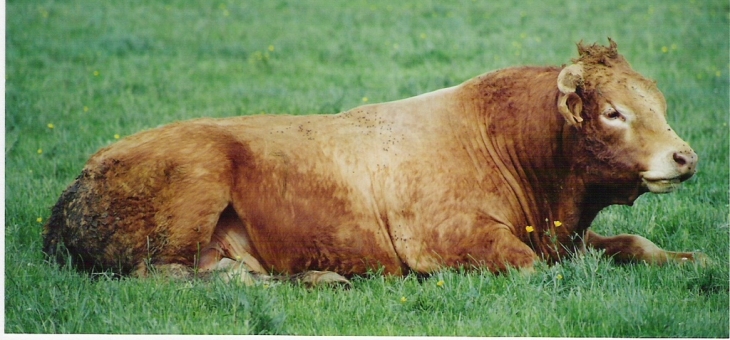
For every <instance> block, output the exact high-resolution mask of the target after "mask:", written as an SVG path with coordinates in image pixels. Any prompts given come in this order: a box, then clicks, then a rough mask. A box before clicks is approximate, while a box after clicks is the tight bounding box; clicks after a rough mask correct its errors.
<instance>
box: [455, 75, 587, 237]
mask: <svg viewBox="0 0 730 340" xmlns="http://www.w3.org/2000/svg"><path fill="white" fill-rule="evenodd" d="M558 72H559V69H556V68H537V67H525V68H514V69H507V70H502V71H498V72H495V73H492V74H488V75H485V76H482V77H480V78H476V79H473V80H472V81H470V82H469V83H467V84H465V89H466V90H467V91H469V92H472V93H474V94H475V96H476V98H477V99H476V101H475V102H474V109H473V110H469V111H471V112H472V113H471V114H473V115H474V117H472V118H473V119H475V120H476V121H477V122H478V124H474V125H473V126H472V128H471V129H472V131H471V134H475V135H476V136H478V137H477V139H478V140H479V141H480V148H481V150H480V151H481V152H482V153H484V158H483V159H484V160H485V161H486V162H487V163H490V162H491V163H492V164H485V166H487V169H489V168H494V169H496V170H498V171H499V172H500V173H501V175H502V178H504V182H505V183H507V185H509V186H510V188H511V192H514V195H515V200H516V204H518V205H519V207H515V208H517V209H520V210H521V211H522V212H524V216H523V217H522V219H521V220H519V221H513V223H515V224H524V225H532V226H535V228H536V229H539V231H543V228H544V229H549V228H550V226H551V225H552V223H553V222H554V221H561V222H562V223H563V224H564V225H565V226H566V228H564V229H568V230H570V231H571V232H572V231H577V232H579V233H581V234H582V231H583V230H584V229H585V228H587V226H588V225H589V224H590V221H591V220H592V219H593V218H594V217H595V214H596V213H597V211H598V210H600V209H598V210H596V211H595V213H594V212H589V211H585V212H582V211H581V210H582V209H581V207H582V206H583V204H584V203H585V202H584V200H585V194H586V188H585V185H584V183H583V182H582V181H581V179H580V178H579V177H577V175H575V174H574V172H572V171H571V159H570V158H569V157H568V156H567V155H568V153H567V152H568V151H567V150H566V149H568V148H570V145H566V143H570V142H569V141H570V140H572V138H571V137H572V135H571V133H572V132H571V131H570V129H572V128H571V127H569V126H567V125H566V124H565V120H564V119H563V118H562V116H561V115H560V114H559V113H558V111H557V107H556V103H557V100H558V89H557V86H556V84H557V76H558ZM515 227H523V226H522V225H515Z"/></svg>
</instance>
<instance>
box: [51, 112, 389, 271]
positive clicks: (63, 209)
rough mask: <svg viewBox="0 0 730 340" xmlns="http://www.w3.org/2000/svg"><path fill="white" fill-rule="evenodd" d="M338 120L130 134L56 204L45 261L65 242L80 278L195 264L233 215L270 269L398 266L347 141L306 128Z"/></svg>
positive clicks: (200, 125) (208, 124) (253, 120)
mask: <svg viewBox="0 0 730 340" xmlns="http://www.w3.org/2000/svg"><path fill="white" fill-rule="evenodd" d="M341 118H342V117H337V116H317V117H294V116H282V117H274V116H266V117H263V116H258V117H239V118H231V119H224V120H208V119H203V120H194V121H189V122H184V123H177V124H173V125H170V126H165V127H162V128H158V129H154V130H150V131H145V132H142V133H139V134H136V135H133V136H130V137H128V138H126V139H124V140H122V141H120V142H118V143H116V144H113V145H111V146H110V147H107V148H105V149H102V150H100V151H99V152H98V153H97V154H95V155H94V156H93V157H92V158H91V159H90V160H89V162H88V163H87V165H86V167H85V168H84V170H83V173H82V175H81V176H79V177H78V178H77V179H76V180H75V181H74V182H73V183H72V184H71V185H70V186H69V187H68V188H67V189H66V191H65V192H64V193H63V194H62V195H61V198H60V199H59V201H58V203H57V204H56V206H55V207H54V209H53V211H52V216H51V218H50V219H49V223H48V224H47V225H46V227H45V232H44V233H45V240H44V251H45V252H46V253H48V254H54V253H55V251H56V248H57V246H58V245H59V244H63V245H65V247H66V249H67V250H68V253H70V254H71V255H72V256H73V261H74V263H75V264H76V265H77V266H78V267H79V268H81V269H86V270H89V269H92V268H96V269H102V270H103V269H113V270H116V271H119V272H122V273H124V274H126V273H130V272H132V271H134V270H136V269H139V267H140V266H142V265H143V264H144V262H145V261H150V262H152V263H153V264H154V263H180V264H183V265H188V266H193V265H195V264H196V259H197V257H198V256H199V254H200V250H201V249H202V248H204V247H205V246H206V244H208V242H210V240H211V235H212V234H213V233H214V231H215V228H216V223H217V222H218V218H219V217H220V214H221V212H223V211H224V210H225V209H226V207H232V208H233V210H234V211H235V212H236V214H237V217H238V218H239V219H240V221H241V222H242V223H241V225H242V227H243V228H245V229H246V231H245V235H246V237H247V238H248V240H247V242H248V243H249V244H251V245H252V247H253V248H254V249H253V252H252V253H253V254H252V255H253V256H254V257H256V258H257V260H258V261H259V262H260V263H261V264H262V265H263V267H264V268H265V269H266V270H268V271H282V272H299V271H302V270H307V269H320V270H335V271H338V272H340V273H343V274H348V273H363V272H365V271H367V270H368V269H371V268H377V267H378V266H380V265H385V266H387V267H392V268H399V263H398V262H397V257H396V256H395V254H394V252H393V250H392V246H390V245H389V243H388V235H387V230H385V228H384V226H383V225H382V224H379V223H378V218H379V217H378V216H377V213H374V212H373V211H374V209H375V206H374V203H373V202H367V201H366V200H365V199H364V197H365V195H367V192H363V190H367V189H366V187H368V185H367V184H368V178H367V176H362V173H359V172H360V171H362V170H365V169H363V168H361V167H359V165H358V164H355V163H357V162H356V161H355V159H354V158H349V157H345V156H343V155H345V154H347V152H342V150H343V148H347V144H348V142H347V140H344V139H343V141H342V142H341V143H337V141H336V139H337V138H335V140H333V139H332V138H334V137H333V135H331V134H330V135H327V136H326V138H323V137H322V136H321V134H322V132H323V131H312V130H311V129H308V128H307V126H310V125H311V126H314V125H317V126H319V127H320V128H323V125H332V124H335V125H337V124H339V123H336V122H337V121H342V119H341ZM313 121H316V122H313ZM328 121H329V123H328ZM293 130H294V131H293ZM339 130H340V131H342V130H347V129H339ZM318 134H319V135H320V136H317V135H318ZM350 138H351V137H350ZM322 143H324V144H326V145H329V147H328V146H326V145H325V146H323V145H322ZM362 146H363V147H367V145H362ZM338 150H339V151H338ZM353 154H355V153H353ZM343 162H344V164H343ZM348 162H355V163H348ZM342 166H349V167H348V170H347V171H345V170H343V169H342ZM346 174H347V175H348V176H351V177H349V178H346V177H345V175H346ZM353 182H356V184H353ZM63 254H65V253H62V254H61V257H60V258H62V257H63ZM394 270H395V269H394Z"/></svg>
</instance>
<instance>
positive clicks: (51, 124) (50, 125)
mask: <svg viewBox="0 0 730 340" xmlns="http://www.w3.org/2000/svg"><path fill="white" fill-rule="evenodd" d="M55 127H56V126H55V125H53V123H48V128H49V129H53V128H55Z"/></svg>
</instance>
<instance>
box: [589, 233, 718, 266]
mask: <svg viewBox="0 0 730 340" xmlns="http://www.w3.org/2000/svg"><path fill="white" fill-rule="evenodd" d="M585 243H586V245H587V246H589V247H592V248H595V249H603V250H604V251H605V255H606V256H609V257H612V258H613V259H614V260H616V261H618V262H646V263H650V264H657V265H661V264H665V263H667V262H669V261H679V262H684V261H695V262H699V263H701V264H704V263H705V262H706V261H707V256H705V255H704V254H702V253H686V252H672V251H666V250H664V249H662V248H659V247H658V246H657V245H656V244H654V243H653V242H651V241H649V240H647V239H646V238H644V237H642V236H639V235H631V234H621V235H616V236H601V235H599V234H597V233H595V232H593V231H591V230H589V231H588V233H586V238H585Z"/></svg>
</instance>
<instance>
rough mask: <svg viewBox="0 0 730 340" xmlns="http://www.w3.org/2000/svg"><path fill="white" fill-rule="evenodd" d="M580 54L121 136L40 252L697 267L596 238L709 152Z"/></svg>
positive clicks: (103, 262) (655, 99)
mask: <svg viewBox="0 0 730 340" xmlns="http://www.w3.org/2000/svg"><path fill="white" fill-rule="evenodd" d="M579 52H580V55H581V57H580V58H579V59H577V60H575V61H574V64H572V65H569V67H566V68H565V69H563V68H559V67H515V68H508V69H504V70H499V71H494V72H491V73H487V74H484V75H481V76H479V77H476V78H474V79H471V80H468V81H466V82H465V83H463V84H461V85H458V86H455V87H451V88H446V89H442V90H438V91H435V92H431V93H427V94H424V95H420V96H417V97H413V98H408V99H404V100H399V101H395V102H389V103H382V104H374V105H367V106H362V107H357V108H354V109H352V110H350V111H347V112H343V113H339V114H334V115H310V116H289V115H259V116H247V117H235V118H226V119H198V120H192V121H187V122H181V123H175V124H171V125H168V126H164V127H161V128H157V129H153V130H149V131H145V132H141V133H138V134H136V135H133V136H130V137H127V138H125V139H123V140H121V141H119V142H117V143H115V144H113V145H111V146H109V147H106V148H104V149H102V150H100V151H99V152H97V153H96V154H95V155H94V156H92V157H91V159H90V160H89V161H88V163H87V164H86V166H85V167H84V169H83V171H82V174H81V175H80V176H79V177H78V178H77V179H76V180H75V181H74V182H73V183H72V184H71V185H70V186H69V188H68V189H67V190H66V191H65V192H64V193H63V194H62V195H61V198H60V199H59V201H58V203H57V205H56V206H55V207H54V209H53V213H52V216H51V218H50V220H49V222H48V224H47V225H46V227H45V232H44V233H45V248H44V250H45V251H46V252H47V253H48V254H55V253H56V249H57V248H58V247H59V246H60V245H63V246H65V248H67V249H68V251H69V253H70V254H71V255H72V257H73V260H74V263H75V264H76V265H77V266H78V267H80V268H83V269H87V270H91V269H93V268H96V269H112V270H115V271H118V272H120V273H122V274H129V273H132V274H136V275H144V274H145V273H146V271H147V269H148V267H149V265H150V264H153V265H160V266H164V265H172V264H175V265H182V266H184V267H189V268H193V267H197V268H199V269H203V270H211V269H215V268H218V267H217V265H218V264H219V263H221V262H222V260H228V261H230V260H234V261H237V262H239V263H243V264H245V266H246V267H247V270H249V271H252V272H256V273H260V274H265V273H271V272H277V273H287V274H296V273H302V272H305V271H308V270H328V271H334V272H336V273H339V274H342V275H345V276H349V275H353V274H363V273H366V272H367V271H368V270H377V269H378V268H382V269H383V271H384V272H385V273H389V274H396V275H402V274H406V273H408V272H418V273H430V272H433V271H435V270H438V269H439V268H443V267H455V266H462V265H465V266H471V265H475V266H486V267H487V268H489V269H490V270H492V271H495V272H496V271H503V270H504V269H505V268H506V267H507V266H515V267H520V268H528V269H529V268H531V266H532V264H533V262H534V261H535V260H537V259H539V258H544V259H547V260H548V261H559V260H560V259H562V258H565V257H566V256H567V255H569V254H570V253H573V252H579V251H582V250H583V249H584V247H585V245H589V246H594V247H598V248H601V249H606V253H607V254H608V255H611V256H615V257H616V258H617V259H619V260H645V261H649V262H657V263H662V262H664V261H666V260H667V259H669V258H685V259H690V260H691V259H693V258H694V254H691V253H670V252H665V251H663V250H661V249H660V248H658V247H656V246H655V245H654V244H653V243H651V242H650V241H648V240H646V239H644V238H641V237H638V236H634V235H619V236H615V237H603V236H600V235H597V234H595V233H593V232H590V231H589V229H588V228H589V226H590V224H591V222H592V220H593V219H594V218H595V216H596V214H597V213H598V212H599V211H600V210H601V209H602V208H604V207H606V206H608V205H610V204H630V203H631V202H633V200H635V199H636V198H637V197H638V196H639V195H641V194H642V193H644V192H646V191H655V192H665V191H670V190H672V189H673V188H674V187H676V185H677V184H678V183H679V182H680V181H683V180H685V179H687V178H689V177H690V176H691V175H692V173H694V171H695V167H696V162H697V156H696V154H695V153H694V152H693V151H692V150H691V149H690V147H689V146H688V145H687V144H686V143H685V142H683V141H682V140H681V139H679V137H677V135H676V134H675V133H674V132H673V131H672V130H671V128H669V126H668V125H667V123H666V119H665V114H666V104H665V101H664V98H663V96H662V94H661V93H660V92H659V91H658V89H657V88H656V85H655V84H654V83H653V82H651V81H649V80H647V79H645V78H643V77H642V76H641V75H639V74H638V73H636V72H634V71H633V70H632V69H631V68H630V66H629V65H628V63H627V62H626V61H625V60H624V59H623V57H622V56H620V55H619V54H618V53H617V52H616V46H615V43H613V42H611V46H610V47H601V46H596V45H593V46H584V45H579ZM555 221H559V222H560V223H557V224H559V225H560V224H562V225H560V226H557V227H556V223H554V222H555ZM527 226H530V227H532V229H533V230H534V231H532V232H528V231H527V229H526V227H527Z"/></svg>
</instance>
